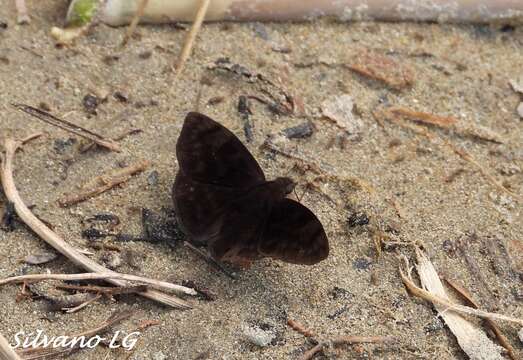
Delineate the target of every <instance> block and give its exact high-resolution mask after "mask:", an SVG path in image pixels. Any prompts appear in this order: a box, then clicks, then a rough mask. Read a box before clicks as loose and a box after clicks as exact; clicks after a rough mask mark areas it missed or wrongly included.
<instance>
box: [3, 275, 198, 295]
mask: <svg viewBox="0 0 523 360" xmlns="http://www.w3.org/2000/svg"><path fill="white" fill-rule="evenodd" d="M42 280H62V281H71V280H126V281H136V282H141V283H144V284H147V285H150V286H151V287H153V288H155V289H159V290H163V291H172V292H175V293H177V294H182V295H193V296H194V295H198V293H197V292H196V290H194V289H191V288H188V287H185V286H181V285H176V284H172V283H170V282H166V281H161V280H155V279H150V278H145V277H142V276H137V275H130V274H122V273H117V272H114V271H110V270H107V271H106V272H96V273H83V274H33V275H19V276H13V277H10V278H6V279H2V280H0V286H2V285H5V284H9V283H13V282H14V283H20V282H24V281H25V282H35V281H42ZM119 286H121V285H119Z"/></svg>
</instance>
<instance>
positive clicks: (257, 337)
mask: <svg viewBox="0 0 523 360" xmlns="http://www.w3.org/2000/svg"><path fill="white" fill-rule="evenodd" d="M242 334H243V336H244V337H245V339H246V340H247V341H248V342H250V343H251V344H254V345H256V346H259V347H266V346H268V345H270V344H271V342H272V341H273V340H274V339H275V338H276V335H275V334H274V332H273V331H272V330H271V329H267V330H264V329H261V328H259V327H258V326H251V325H244V326H242Z"/></svg>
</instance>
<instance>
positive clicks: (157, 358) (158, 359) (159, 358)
mask: <svg viewBox="0 0 523 360" xmlns="http://www.w3.org/2000/svg"><path fill="white" fill-rule="evenodd" d="M166 359H167V356H165V354H164V353H163V352H161V351H158V352H157V353H155V354H154V355H153V360H166Z"/></svg>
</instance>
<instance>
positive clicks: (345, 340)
mask: <svg viewBox="0 0 523 360" xmlns="http://www.w3.org/2000/svg"><path fill="white" fill-rule="evenodd" d="M396 341H397V340H396V338H393V337H391V336H340V337H337V338H335V339H332V340H330V341H323V342H321V343H319V344H318V345H316V346H315V347H313V348H312V349H310V350H309V351H307V352H305V353H304V354H303V355H302V356H301V357H300V358H299V360H310V359H312V358H313V357H314V355H316V354H317V353H319V352H321V351H323V348H324V347H325V346H328V345H329V344H332V345H334V346H340V345H346V344H359V343H372V344H376V343H388V344H390V343H394V342H396Z"/></svg>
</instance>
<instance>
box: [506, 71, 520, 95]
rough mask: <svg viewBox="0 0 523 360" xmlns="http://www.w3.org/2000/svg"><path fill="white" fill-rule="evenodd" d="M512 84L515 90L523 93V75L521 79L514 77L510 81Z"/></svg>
mask: <svg viewBox="0 0 523 360" xmlns="http://www.w3.org/2000/svg"><path fill="white" fill-rule="evenodd" d="M509 83H510V86H512V89H513V90H514V91H515V92H518V93H520V94H523V75H522V76H520V77H519V79H512V80H510V81H509Z"/></svg>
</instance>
